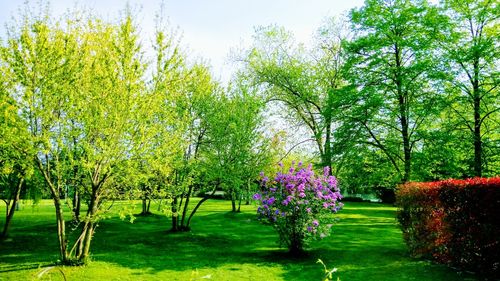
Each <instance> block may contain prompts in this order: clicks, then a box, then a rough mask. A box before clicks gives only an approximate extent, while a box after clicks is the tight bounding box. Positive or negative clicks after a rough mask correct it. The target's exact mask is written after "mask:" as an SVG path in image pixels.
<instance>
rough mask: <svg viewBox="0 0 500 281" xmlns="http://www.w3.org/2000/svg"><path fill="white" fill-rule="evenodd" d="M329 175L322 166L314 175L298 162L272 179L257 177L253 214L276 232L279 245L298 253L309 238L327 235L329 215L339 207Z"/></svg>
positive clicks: (338, 198)
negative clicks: (255, 206) (259, 182)
mask: <svg viewBox="0 0 500 281" xmlns="http://www.w3.org/2000/svg"><path fill="white" fill-rule="evenodd" d="M280 166H281V167H282V168H283V165H282V164H280ZM329 173H330V170H329V168H328V167H325V169H324V171H323V175H315V174H314V171H313V170H312V165H309V166H307V167H303V166H302V163H301V162H299V163H298V165H297V166H295V164H294V163H292V167H290V169H289V170H288V171H287V172H286V173H285V172H283V171H282V172H278V173H277V174H276V176H275V177H274V178H273V179H269V178H268V177H266V176H265V175H264V173H261V174H260V176H261V186H260V187H261V191H260V192H259V193H256V194H255V195H254V196H253V199H254V200H256V201H257V202H258V205H259V207H258V209H257V214H258V216H259V218H260V219H261V220H262V221H264V222H266V223H269V224H271V225H272V226H273V227H274V228H275V229H276V230H277V232H278V234H279V242H280V246H286V247H288V249H289V250H290V252H292V253H300V252H302V251H303V249H304V246H305V244H306V243H307V241H308V240H310V239H321V238H324V237H326V236H328V235H329V232H330V228H331V226H332V224H331V223H329V222H331V214H332V213H336V212H337V211H338V210H339V209H340V208H342V205H343V204H342V203H340V202H339V200H340V199H341V198H342V195H341V194H340V191H339V189H338V187H337V179H336V178H335V177H334V176H331V175H330V174H329Z"/></svg>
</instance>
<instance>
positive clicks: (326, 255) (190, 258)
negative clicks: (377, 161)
mask: <svg viewBox="0 0 500 281" xmlns="http://www.w3.org/2000/svg"><path fill="white" fill-rule="evenodd" d="M228 204H229V203H228V202H214V203H208V204H207V205H208V207H207V209H205V210H200V212H199V214H198V215H197V216H196V217H194V218H193V221H192V225H191V226H192V230H191V231H190V232H183V233H170V232H168V228H169V227H170V219H169V218H167V217H165V216H163V215H150V216H141V217H137V219H136V221H135V222H134V223H133V224H131V223H129V222H127V221H122V220H120V219H118V218H112V219H108V220H105V221H102V222H101V223H100V224H99V227H98V228H97V232H96V234H95V237H94V240H93V246H92V258H93V260H96V261H99V262H106V263H112V264H116V265H119V266H120V267H124V268H129V269H139V270H140V271H141V272H146V273H150V274H155V273H157V272H161V271H165V270H168V271H191V270H195V269H210V270H212V269H213V270H214V271H215V270H217V269H218V268H220V267H224V268H225V270H228V271H229V272H230V271H238V270H240V268H241V267H240V266H241V265H244V264H251V265H253V266H255V265H256V266H257V268H261V267H271V268H280V269H283V270H282V273H281V275H282V276H281V278H283V279H284V280H320V279H321V277H322V272H323V267H322V265H319V264H317V263H316V261H317V260H318V259H322V260H323V261H324V262H325V263H326V265H327V266H328V267H329V268H333V267H336V268H338V276H340V278H341V280H443V281H444V280H467V278H470V276H461V275H458V274H456V273H455V272H453V271H452V270H451V269H449V268H445V267H443V266H438V265H433V264H431V263H429V262H425V261H419V260H413V259H411V258H409V257H408V256H407V252H406V248H405V245H404V244H403V241H402V239H401V232H400V230H399V229H398V226H397V224H396V220H395V218H394V217H395V209H394V208H393V207H391V206H388V205H383V204H369V203H350V202H349V203H346V206H345V208H344V210H342V211H341V212H340V213H339V214H338V215H337V216H336V217H338V218H339V222H338V223H336V224H335V225H334V227H333V233H332V235H331V236H330V237H328V238H326V239H324V240H322V241H315V242H313V243H311V245H310V249H309V251H308V252H307V255H305V256H302V257H292V256H290V255H289V254H288V253H287V252H286V251H285V250H282V249H279V248H278V247H277V244H276V241H277V235H276V233H275V232H274V231H273V229H272V228H271V227H269V226H264V225H261V224H260V223H259V222H258V221H257V219H256V216H255V213H254V211H253V210H252V208H248V209H247V211H246V212H243V213H238V214H234V213H230V212H226V211H225V210H227V209H228V206H229V205H228ZM26 223H27V224H21V225H19V226H18V227H17V229H16V230H17V231H16V232H15V233H13V238H12V241H10V242H8V243H3V244H0V272H2V271H4V272H6V271H7V270H16V268H19V270H24V269H26V266H29V265H32V266H34V265H39V264H48V263H50V262H53V261H55V260H56V259H57V244H56V237H55V224H44V225H40V224H39V223H38V224H36V225H35V226H30V224H29V223H28V222H26ZM37 267H38V266H37ZM132 274H140V273H137V272H134V273H132ZM469 280H474V279H469Z"/></svg>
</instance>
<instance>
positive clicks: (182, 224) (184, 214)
mask: <svg viewBox="0 0 500 281" xmlns="http://www.w3.org/2000/svg"><path fill="white" fill-rule="evenodd" d="M192 192H193V186H192V185H191V184H190V185H189V188H188V192H187V194H186V202H184V207H183V208H182V218H181V228H185V227H186V226H185V225H184V222H185V220H186V216H187V212H188V207H189V199H190V198H191V193H192Z"/></svg>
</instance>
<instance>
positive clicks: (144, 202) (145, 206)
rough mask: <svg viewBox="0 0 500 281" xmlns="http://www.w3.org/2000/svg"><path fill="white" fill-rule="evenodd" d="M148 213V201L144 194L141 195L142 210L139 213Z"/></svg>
mask: <svg viewBox="0 0 500 281" xmlns="http://www.w3.org/2000/svg"><path fill="white" fill-rule="evenodd" d="M147 214H148V202H147V199H146V196H144V197H142V212H141V215H147Z"/></svg>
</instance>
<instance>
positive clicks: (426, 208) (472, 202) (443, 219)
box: [396, 177, 500, 278]
mask: <svg viewBox="0 0 500 281" xmlns="http://www.w3.org/2000/svg"><path fill="white" fill-rule="evenodd" d="M396 195H397V205H398V207H399V209H398V220H399V222H400V224H401V228H402V231H403V236H404V239H405V242H406V243H407V245H408V247H409V250H410V253H411V254H412V255H413V256H417V257H428V258H433V259H435V260H437V261H438V262H441V263H445V264H448V265H452V266H456V267H459V268H461V269H464V270H471V271H476V272H478V273H481V274H485V275H487V276H492V277H497V278H498V277H500V215H499V214H500V212H499V211H498V210H499V208H500V177H495V178H489V179H486V178H474V179H469V180H446V181H439V182H428V183H407V184H404V185H402V186H400V187H399V188H398V190H397V194H396Z"/></svg>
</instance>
